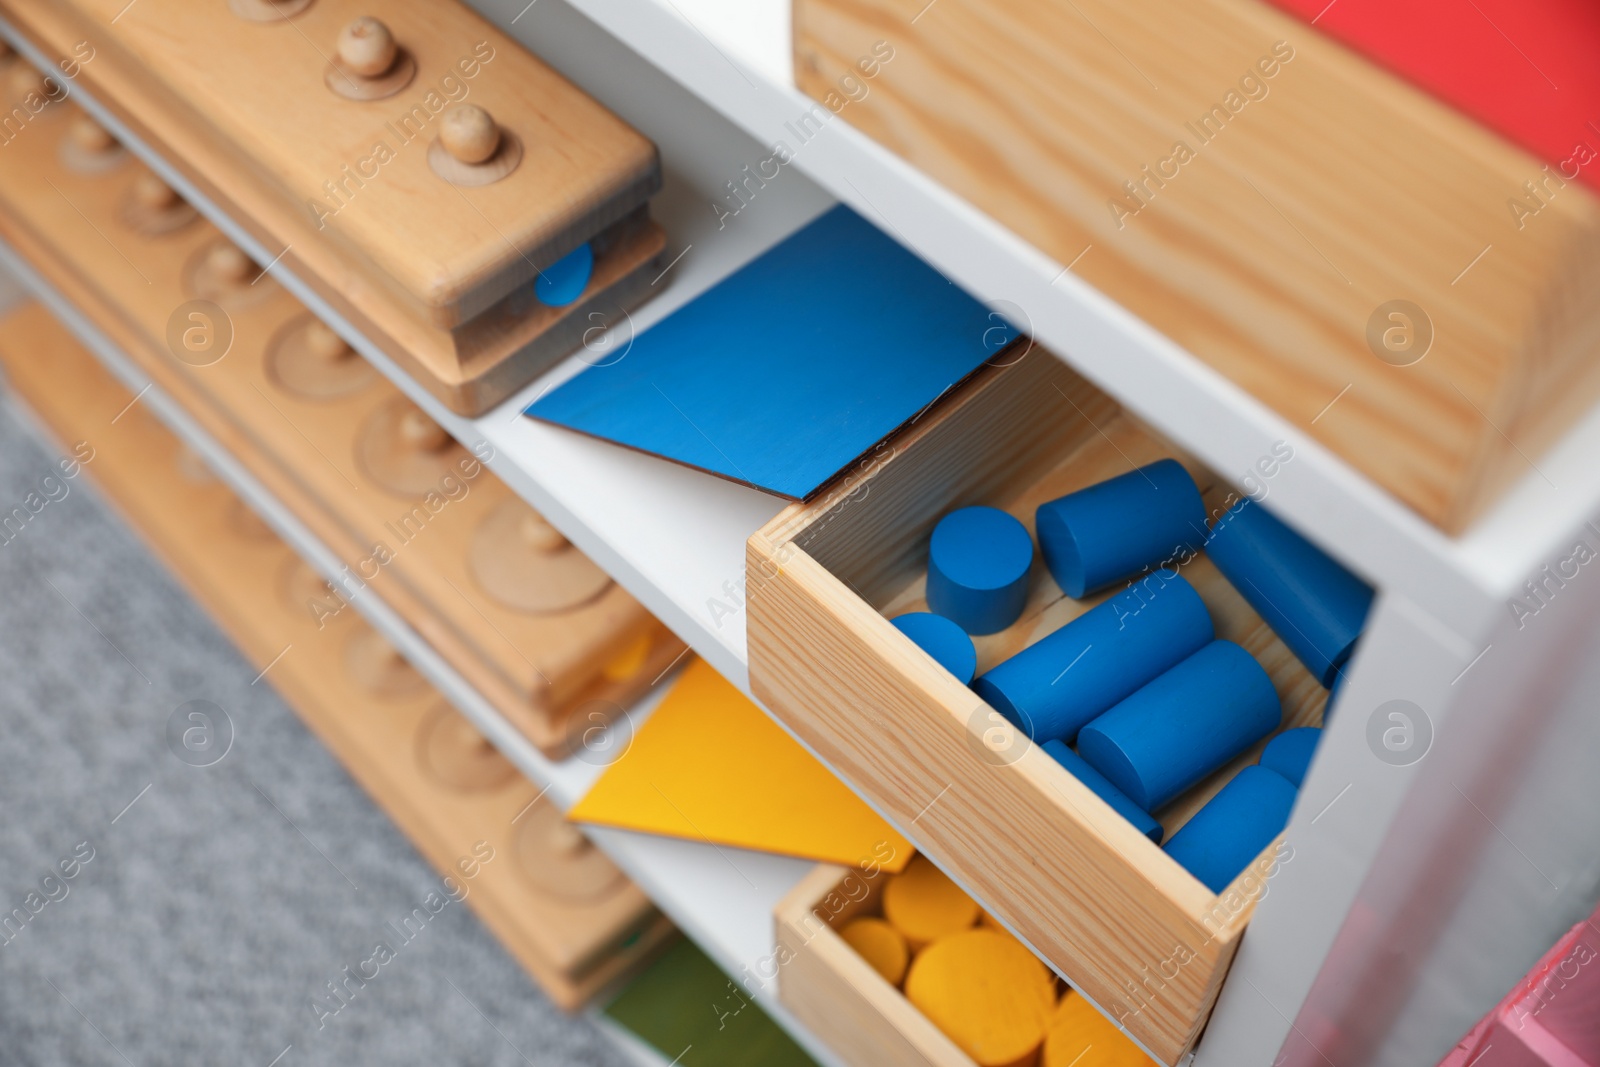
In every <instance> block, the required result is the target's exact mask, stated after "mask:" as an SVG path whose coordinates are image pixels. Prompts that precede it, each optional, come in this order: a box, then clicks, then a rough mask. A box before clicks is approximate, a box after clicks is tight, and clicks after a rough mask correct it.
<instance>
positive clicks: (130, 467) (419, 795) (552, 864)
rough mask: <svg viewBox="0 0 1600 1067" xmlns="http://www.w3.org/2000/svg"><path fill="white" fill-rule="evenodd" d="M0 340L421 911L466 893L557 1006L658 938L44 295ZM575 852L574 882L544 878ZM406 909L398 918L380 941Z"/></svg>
mask: <svg viewBox="0 0 1600 1067" xmlns="http://www.w3.org/2000/svg"><path fill="white" fill-rule="evenodd" d="M0 342H3V343H0V364H3V366H4V368H5V371H6V374H7V377H8V378H9V380H10V382H11V384H12V385H13V386H14V387H15V388H16V390H17V392H18V393H20V394H21V395H22V396H23V397H24V398H25V399H26V400H27V402H28V404H29V406H30V407H32V408H33V410H34V411H35V413H36V414H38V416H39V417H40V418H41V419H42V421H43V422H44V423H45V424H46V425H47V426H48V427H49V429H50V430H51V431H52V432H53V433H54V434H55V435H56V436H57V437H58V439H59V441H60V442H61V443H62V444H63V446H69V445H70V443H72V442H79V443H82V444H83V445H84V447H83V448H82V449H79V450H78V451H77V452H76V455H77V456H78V457H79V458H80V459H83V460H84V462H83V465H82V467H81V468H80V470H81V471H82V472H83V473H84V474H86V475H87V476H88V477H89V478H90V479H91V480H93V481H94V482H95V483H96V484H97V485H99V486H100V487H101V488H102V489H103V490H104V491H105V492H106V494H107V495H108V496H109V497H110V498H111V500H112V502H113V503H114V504H115V505H116V507H117V508H118V510H120V511H121V512H122V514H123V515H124V517H125V518H126V519H127V520H128V521H129V523H130V525H132V526H133V527H134V529H135V531H136V532H138V533H139V534H140V535H141V536H142V537H143V538H144V539H145V540H146V541H147V542H148V543H149V544H150V545H151V547H152V548H153V549H154V550H155V551H156V553H157V554H158V555H159V556H161V557H162V558H163V560H164V561H165V562H166V563H167V565H168V566H169V568H171V569H172V571H173V572H174V573H175V574H176V575H177V577H178V578H179V580H180V581H182V582H183V584H184V585H185V586H187V587H188V589H189V590H190V592H191V593H192V594H193V595H194V596H195V598H196V599H197V600H198V601H199V602H200V603H201V605H202V606H204V607H205V608H206V609H207V610H208V611H209V612H210V613H211V615H212V616H213V617H214V618H215V619H216V621H217V623H218V625H219V626H221V627H222V628H223V629H224V630H225V631H226V632H227V633H228V635H229V636H230V637H231V638H232V639H233V641H234V643H235V644H236V645H238V647H239V649H240V650H241V652H242V653H243V654H244V655H245V657H246V658H247V659H248V660H249V661H250V662H251V663H252V664H253V665H254V667H255V668H258V669H260V670H261V677H262V678H263V679H264V680H265V681H266V682H268V683H270V684H271V685H272V686H273V687H274V688H276V689H277V690H278V691H279V693H281V694H282V695H283V697H284V699H285V700H286V701H287V702H288V703H289V704H290V705H291V706H292V707H293V708H294V710H295V712H296V714H298V715H299V716H300V718H301V719H303V720H304V721H305V723H306V725H307V726H308V727H309V728H310V729H311V730H312V731H313V732H314V733H315V734H316V735H317V736H318V737H319V738H320V739H321V740H322V742H323V743H324V744H326V745H327V746H328V748H329V749H330V750H332V752H333V753H334V755H335V756H336V757H337V758H338V759H339V760H340V762H342V763H343V764H344V765H345V767H346V768H347V769H348V770H349V771H350V773H351V775H352V776H353V777H354V778H355V779H356V780H357V781H358V782H359V783H360V784H361V786H362V787H363V788H364V789H365V790H366V791H367V792H368V793H369V794H371V796H372V797H373V799H374V800H375V801H376V802H377V803H378V805H379V806H380V807H382V808H383V809H384V810H385V811H386V812H387V813H388V814H389V816H390V817H391V818H392V819H393V820H394V821H395V823H396V825H398V826H399V827H400V829H401V831H402V832H403V833H405V834H406V836H407V837H408V838H409V839H410V840H411V842H412V843H413V844H414V845H415V846H416V848H417V850H418V851H419V852H421V853H422V855H423V856H424V857H425V858H426V859H427V860H428V861H429V862H430V863H431V864H433V866H434V867H435V868H436V869H437V870H438V871H439V873H440V875H441V876H442V878H444V879H448V881H441V883H440V886H439V887H438V889H439V892H438V894H436V895H435V898H434V901H433V903H426V902H423V901H419V913H420V912H421V911H422V909H423V906H424V905H425V906H426V910H427V911H428V912H433V913H437V910H438V909H441V908H442V907H444V906H447V905H446V904H440V903H438V902H439V901H442V900H444V894H446V893H448V894H449V896H450V897H451V898H452V899H458V900H461V901H464V902H465V903H466V904H467V906H468V907H470V908H472V909H473V910H474V911H475V912H476V913H477V914H478V916H479V917H480V918H481V919H482V920H483V921H484V923H485V925H487V926H488V927H489V928H490V930H491V931H493V933H494V934H495V936H496V937H497V938H498V939H499V940H500V941H501V943H502V944H504V946H505V947H506V950H507V951H508V952H510V953H511V954H512V955H513V956H514V957H516V959H517V960H518V962H520V963H521V964H522V966H523V967H524V968H525V969H526V970H527V971H528V973H529V974H530V975H531V976H532V977H533V978H534V979H535V981H537V982H538V983H539V984H540V986H541V987H543V988H544V990H545V991H546V992H547V993H548V994H549V996H550V998H551V999H552V1000H553V1001H555V1002H556V1003H557V1004H559V1005H561V1006H562V1007H564V1008H566V1009H568V1010H571V1009H574V1008H577V1007H579V1006H581V1005H582V1004H584V1003H586V1002H588V1001H589V1000H591V999H592V998H594V997H596V996H598V995H599V994H600V993H601V992H602V991H604V990H607V989H612V988H614V987H616V986H617V985H618V984H619V983H620V982H621V981H622V980H623V979H624V978H625V977H626V976H628V975H630V974H633V973H636V971H637V970H638V969H639V968H641V967H642V966H643V965H644V964H646V963H647V962H648V961H649V960H650V959H651V958H652V957H653V956H654V954H655V953H656V952H657V951H658V950H659V949H661V948H662V947H664V946H665V945H666V944H668V943H670V941H671V939H672V937H673V936H674V929H673V927H672V924H671V922H670V921H668V920H667V919H666V918H665V917H664V916H662V915H661V914H660V913H659V912H658V911H657V910H656V909H655V907H654V906H653V905H652V904H651V903H650V901H649V899H648V898H647V897H646V896H645V895H644V893H643V892H642V891H640V890H639V889H638V887H636V886H634V885H633V884H632V883H631V882H629V881H628V880H627V878H626V877H625V876H623V874H622V872H621V871H619V870H617V869H616V868H614V867H611V866H610V863H609V861H608V860H605V859H604V857H603V856H601V855H600V854H598V853H596V852H593V851H592V850H593V846H592V845H589V844H588V843H587V842H586V841H585V840H584V839H583V838H582V837H581V835H579V834H578V832H577V830H576V829H575V828H573V827H571V826H569V825H567V824H565V823H563V822H562V821H561V817H560V815H559V813H558V812H557V811H556V810H555V808H554V806H553V803H552V802H551V801H550V800H548V799H541V798H542V797H543V796H544V791H543V790H541V789H539V788H538V787H536V786H535V785H534V784H533V783H532V782H529V781H528V780H527V779H526V778H523V777H522V776H521V775H519V774H518V773H517V772H516V768H515V767H513V766H512V765H511V764H510V762H508V761H507V760H506V759H505V758H504V757H503V756H501V755H500V754H499V753H498V752H496V751H495V750H494V748H493V747H492V746H490V745H489V743H488V742H487V741H486V740H484V738H483V737H482V736H481V735H479V734H478V733H477V731H476V730H474V729H473V728H472V726H471V725H470V724H468V723H467V722H466V720H464V719H462V718H461V717H460V716H459V714H458V713H457V712H456V711H455V710H454V709H453V708H451V707H450V706H449V705H448V704H447V703H446V702H445V701H444V700H443V698H442V697H441V696H440V695H439V694H438V692H436V691H435V690H433V689H432V688H431V687H430V686H429V685H428V684H427V682H426V681H425V680H424V679H423V678H422V677H421V676H420V675H418V674H417V673H416V672H415V671H413V670H411V669H410V667H409V666H408V665H406V664H405V662H404V661H403V660H402V659H400V657H399V656H398V654H397V653H395V652H394V651H393V649H391V648H389V647H388V646H387V645H386V644H385V643H384V642H383V640H382V638H381V637H380V636H379V635H378V634H377V633H375V632H374V631H372V630H371V629H370V628H369V627H368V626H367V624H366V623H365V621H363V620H362V619H361V618H359V617H358V616H356V615H355V614H354V613H353V612H346V613H343V614H341V615H340V616H338V617H336V618H335V619H333V620H331V621H330V622H329V624H328V625H327V626H325V627H318V626H317V625H316V624H315V623H314V622H313V620H311V619H310V618H309V617H308V616H306V615H305V614H304V613H303V612H302V611H300V610H298V605H297V603H296V598H295V596H294V590H296V589H297V588H299V587H300V586H302V585H304V584H306V583H307V582H314V581H315V580H316V579H315V575H314V574H313V573H312V572H311V571H310V568H309V567H308V566H307V565H306V564H305V563H304V562H303V561H302V560H300V559H299V557H298V556H296V555H295V554H294V552H293V551H292V550H291V549H290V548H289V547H288V546H287V545H285V544H284V543H283V542H282V541H280V540H279V539H278V538H277V537H276V536H275V535H274V534H273V533H272V531H271V530H270V529H268V528H267V526H266V525H265V524H264V523H263V522H261V520H260V519H259V518H257V517H256V516H255V514H254V513H253V512H251V511H249V510H248V509H247V508H246V507H244V506H243V502H242V501H241V500H240V499H239V498H238V497H236V496H235V495H234V494H233V493H232V492H231V491H230V490H229V489H228V488H227V487H226V486H224V485H223V484H222V483H221V482H220V481H218V480H217V479H216V478H215V477H214V476H212V475H211V472H210V471H209V469H207V468H206V467H205V465H204V463H203V462H200V461H199V459H198V457H196V456H195V455H194V454H193V453H190V452H188V451H187V450H186V449H185V448H184V447H183V446H182V445H181V444H180V442H179V441H178V440H177V439H176V438H175V437H173V435H172V433H171V432H170V431H169V430H167V428H166V427H164V426H162V425H161V424H160V423H159V422H157V421H156V419H155V417H154V416H153V415H152V414H150V412H149V411H148V410H147V409H146V408H145V407H144V406H142V405H140V404H137V403H135V402H134V401H135V398H134V395H133V394H132V393H131V392H129V391H128V390H127V389H125V388H123V387H122V386H121V385H120V384H118V383H117V382H116V381H115V380H114V379H112V378H111V376H110V374H109V373H108V372H107V371H106V370H105V369H104V368H103V367H102V366H101V365H100V364H99V363H98V362H97V361H96V360H95V358H94V357H93V356H91V355H90V354H89V353H88V352H86V351H84V349H83V348H81V347H80V346H79V345H78V344H77V343H76V342H75V341H74V340H73V338H72V337H71V335H70V334H68V333H67V332H66V330H65V328H64V327H62V326H61V325H60V324H59V323H57V322H55V321H54V320H53V319H51V318H50V316H49V314H48V313H47V312H45V311H44V309H43V308H41V307H39V306H37V305H27V306H24V307H23V308H21V309H19V310H17V311H15V312H13V313H12V314H10V315H8V316H7V317H6V318H5V319H4V320H3V322H0ZM86 457H87V458H86ZM69 710H70V709H69ZM225 711H226V709H224V712H225ZM219 758H220V759H226V758H227V755H226V753H224V754H223V755H222V756H221V757H219ZM574 861H575V862H576V863H578V864H580V865H583V864H587V865H589V866H588V875H589V877H588V878H587V879H586V880H583V881H581V882H580V883H579V884H576V885H575V884H573V883H571V882H565V881H562V880H560V879H556V878H554V877H552V874H551V871H552V870H560V871H562V872H569V871H570V870H571V869H572V864H573V863H574ZM340 873H341V875H344V872H343V871H342V870H341V871H340ZM345 876H346V877H348V875H345ZM352 884H355V883H354V882H352ZM421 921H422V919H421V915H420V914H417V915H415V916H414V917H413V916H408V917H407V918H406V919H404V920H402V922H401V924H400V925H397V926H396V927H395V928H394V933H393V935H392V936H393V938H394V941H393V943H392V945H391V947H392V948H396V949H398V950H400V951H403V944H402V942H401V940H400V939H401V938H405V937H415V936H418V935H417V931H416V930H415V929H414V928H413V927H412V925H408V924H411V923H420V922H421Z"/></svg>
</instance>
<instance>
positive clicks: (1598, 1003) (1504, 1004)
mask: <svg viewBox="0 0 1600 1067" xmlns="http://www.w3.org/2000/svg"><path fill="white" fill-rule="evenodd" d="M1439 1067H1600V908H1596V909H1595V913H1594V914H1593V915H1591V916H1589V918H1588V919H1586V920H1584V921H1583V922H1581V923H1579V924H1578V925H1576V926H1574V927H1573V928H1572V929H1571V930H1568V931H1567V932H1566V934H1565V935H1564V936H1563V937H1562V938H1561V940H1559V941H1557V942H1556V943H1555V945H1554V947H1552V948H1551V949H1550V951H1549V952H1546V953H1545V954H1544V956H1543V957H1542V958H1541V959H1540V960H1539V962H1538V963H1536V964H1534V966H1533V969H1532V970H1530V971H1529V972H1528V975H1527V977H1525V978H1524V979H1523V980H1522V981H1520V982H1518V983H1517V985H1516V988H1514V989H1513V990H1512V991H1511V992H1510V993H1509V994H1507V996H1506V998H1505V999H1504V1000H1502V1001H1501V1002H1500V1003H1499V1005H1498V1006H1496V1008H1495V1009H1494V1011H1492V1012H1490V1013H1489V1014H1488V1016H1486V1017H1485V1018H1484V1019H1483V1021H1482V1022H1480V1023H1478V1025H1477V1026H1474V1027H1473V1028H1472V1030H1471V1031H1470V1032H1468V1034H1467V1036H1466V1037H1464V1038H1462V1040H1461V1043H1460V1044H1459V1045H1457V1046H1456V1047H1455V1049H1454V1050H1453V1051H1452V1052H1451V1053H1450V1055H1448V1056H1446V1057H1445V1058H1444V1059H1442V1060H1440V1061H1439Z"/></svg>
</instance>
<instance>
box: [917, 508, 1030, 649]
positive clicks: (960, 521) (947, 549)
mask: <svg viewBox="0 0 1600 1067" xmlns="http://www.w3.org/2000/svg"><path fill="white" fill-rule="evenodd" d="M1032 566H1033V538H1031V537H1029V536H1028V528H1027V527H1026V526H1023V525H1022V523H1020V522H1018V521H1017V520H1016V519H1015V518H1013V517H1012V516H1010V515H1007V514H1006V513H1005V512H1003V511H1001V510H1000V509H999V508H988V507H970V508H958V509H957V510H955V511H952V512H950V514H948V515H946V516H945V517H944V518H942V519H940V520H939V522H938V524H937V525H936V526H934V528H933V536H932V538H930V539H929V541H928V590H927V597H928V607H929V608H931V609H932V610H933V612H934V613H935V614H937V615H943V616H944V617H945V618H947V619H949V620H950V621H951V622H953V623H955V624H956V625H957V626H959V627H961V628H962V629H963V630H965V631H967V633H969V634H992V633H999V632H1000V631H1001V630H1004V629H1005V628H1006V627H1007V626H1010V625H1011V624H1012V623H1014V622H1016V621H1017V616H1019V615H1021V614H1022V606H1023V604H1024V603H1026V602H1027V599H1028V570H1029V568H1030V567H1032Z"/></svg>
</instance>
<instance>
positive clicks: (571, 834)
mask: <svg viewBox="0 0 1600 1067" xmlns="http://www.w3.org/2000/svg"><path fill="white" fill-rule="evenodd" d="M549 843H550V851H551V852H554V853H555V854H556V855H558V856H575V855H577V854H578V853H579V852H582V851H583V850H584V849H586V848H588V847H589V839H588V838H587V837H584V836H583V831H582V830H579V829H578V828H577V827H576V826H574V825H572V824H571V823H570V822H567V821H566V820H562V821H561V822H558V823H555V824H554V825H553V826H551V827H550V838H549Z"/></svg>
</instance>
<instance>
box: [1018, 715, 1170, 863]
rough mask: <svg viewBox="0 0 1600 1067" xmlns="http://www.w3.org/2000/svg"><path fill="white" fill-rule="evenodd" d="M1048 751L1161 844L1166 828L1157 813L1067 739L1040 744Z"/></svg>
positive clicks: (1077, 777)
mask: <svg viewBox="0 0 1600 1067" xmlns="http://www.w3.org/2000/svg"><path fill="white" fill-rule="evenodd" d="M1039 747H1040V748H1042V749H1044V751H1045V753H1046V754H1047V755H1049V756H1050V757H1051V758H1052V759H1054V760H1055V761H1056V762H1057V763H1059V764H1061V766H1063V767H1065V768H1066V770H1067V773H1068V774H1070V775H1072V776H1073V777H1074V778H1076V779H1077V780H1078V781H1080V782H1082V783H1083V784H1084V785H1086V786H1088V787H1089V791H1090V792H1092V793H1093V794H1094V795H1095V796H1097V797H1099V798H1100V799H1101V800H1103V801H1105V802H1106V803H1107V804H1109V805H1110V806H1111V810H1112V811H1115V812H1116V813H1117V814H1118V815H1120V816H1122V817H1123V818H1124V819H1127V820H1128V821H1129V822H1131V823H1133V828H1134V829H1135V830H1138V831H1139V832H1140V833H1141V834H1143V835H1144V836H1146V837H1148V838H1149V839H1150V840H1151V841H1153V842H1155V843H1156V844H1158V845H1159V844H1161V835H1162V834H1163V833H1165V832H1166V831H1165V830H1163V829H1162V828H1161V824H1160V823H1158V822H1156V820H1155V817H1154V816H1152V815H1150V814H1149V813H1148V812H1146V811H1142V810H1140V808H1139V805H1137V804H1135V803H1134V802H1133V801H1131V800H1129V799H1128V797H1127V794H1125V793H1124V792H1123V791H1122V790H1120V789H1118V788H1117V787H1116V786H1114V785H1112V784H1111V781H1110V779H1108V778H1107V777H1106V776H1105V775H1103V774H1101V773H1100V772H1099V771H1097V770H1095V769H1094V768H1093V767H1091V766H1089V765H1088V764H1087V763H1085V762H1084V761H1083V757H1082V756H1080V755H1078V754H1077V753H1076V752H1074V751H1072V749H1070V748H1068V747H1067V743H1066V742H1065V741H1046V742H1045V743H1044V744H1043V745H1040V746H1039Z"/></svg>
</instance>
